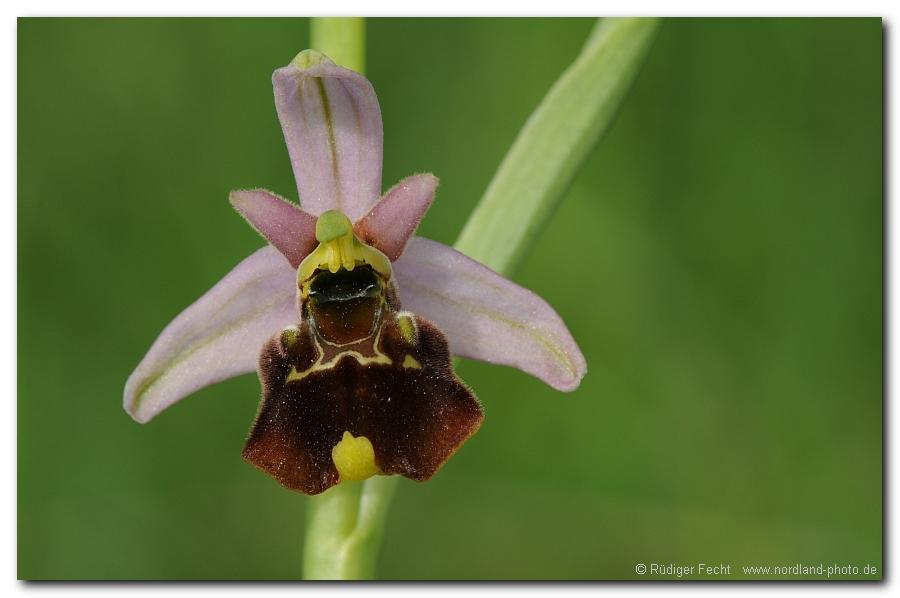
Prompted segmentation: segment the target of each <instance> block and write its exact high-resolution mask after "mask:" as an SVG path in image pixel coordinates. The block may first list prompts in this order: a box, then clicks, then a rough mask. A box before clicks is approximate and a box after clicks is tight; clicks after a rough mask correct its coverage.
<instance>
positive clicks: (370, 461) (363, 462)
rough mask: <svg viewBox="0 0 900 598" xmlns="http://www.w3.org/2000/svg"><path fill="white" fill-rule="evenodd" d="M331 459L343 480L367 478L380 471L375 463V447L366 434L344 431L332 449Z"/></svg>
mask: <svg viewBox="0 0 900 598" xmlns="http://www.w3.org/2000/svg"><path fill="white" fill-rule="evenodd" d="M331 460H332V461H334V466H335V467H336V468H337V470H338V474H339V475H340V476H341V481H342V482H345V481H347V480H357V481H359V480H366V479H368V478H371V477H372V476H373V475H375V474H377V473H380V472H379V470H378V466H377V465H375V449H373V448H372V443H371V442H369V439H368V438H366V437H365V436H357V437H354V436H353V434H351V433H350V432H344V436H343V438H341V440H340V442H338V443H337V444H336V445H334V448H333V449H331Z"/></svg>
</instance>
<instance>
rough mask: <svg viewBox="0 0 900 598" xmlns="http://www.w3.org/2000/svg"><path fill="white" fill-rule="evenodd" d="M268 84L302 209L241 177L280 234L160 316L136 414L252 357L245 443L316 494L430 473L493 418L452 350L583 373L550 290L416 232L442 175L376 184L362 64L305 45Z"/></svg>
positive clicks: (258, 211) (241, 195) (378, 132)
mask: <svg viewBox="0 0 900 598" xmlns="http://www.w3.org/2000/svg"><path fill="white" fill-rule="evenodd" d="M273 83H274V88H275V103H276V108H277V111H278V116H279V119H280V121H281V125H282V129H283V131H284V136H285V140H286V142H287V146H288V151H289V154H290V156H291V162H292V165H293V169H294V174H295V177H296V180H297V188H298V191H299V195H300V206H301V207H298V206H296V205H295V204H293V203H291V202H289V201H288V200H286V199H283V198H281V197H278V196H276V195H274V194H272V193H270V192H268V191H264V190H251V191H236V192H234V193H232V197H231V201H232V204H233V205H234V206H235V208H236V209H237V210H238V211H239V212H240V213H241V214H242V215H244V217H245V218H247V220H248V221H249V222H250V223H251V225H253V226H254V228H256V230H257V231H259V232H260V233H261V234H262V235H263V236H264V237H265V238H266V239H267V240H268V241H269V243H270V246H269V247H265V248H263V249H260V250H259V251H257V252H256V253H254V254H253V255H251V256H250V257H248V258H247V259H246V260H244V261H243V262H241V263H240V264H239V265H238V266H237V267H235V269H234V270H232V272H230V273H229V274H228V275H227V276H226V277H225V278H224V279H223V280H222V281H220V282H219V283H218V284H217V285H216V286H214V287H213V288H212V289H211V290H210V291H209V292H208V293H207V294H205V295H204V296H203V297H201V298H200V299H199V300H198V301H197V302H196V303H194V304H193V305H192V306H190V307H189V308H187V309H186V310H185V311H184V312H183V313H182V314H180V315H179V316H178V317H177V318H176V319H175V320H174V321H173V322H172V323H171V324H169V326H168V327H167V328H166V329H165V330H164V331H163V332H162V334H161V335H160V337H159V338H158V339H157V341H156V342H155V343H154V345H153V346H152V347H151V349H150V351H149V352H148V354H147V355H146V357H145V358H144V359H143V361H142V362H141V363H140V364H139V365H138V367H137V369H136V370H135V371H134V373H133V374H132V375H131V377H130V378H129V380H128V382H127V384H126V387H125V408H126V410H127V411H128V412H129V413H130V414H131V415H132V417H134V418H135V419H136V420H137V421H140V422H146V421H148V420H149V419H151V418H152V417H154V416H155V415H156V414H158V413H159V412H160V411H162V410H163V409H165V408H166V407H168V406H170V405H171V404H173V403H175V402H176V401H178V400H179V399H181V398H183V397H184V396H186V395H188V394H190V393H191V392H194V391H195V390H197V389H199V388H202V387H203V386H206V385H209V384H212V383H215V382H218V381H221V380H224V379H226V378H229V377H231V376H235V375H238V374H242V373H245V372H249V371H252V370H253V369H254V368H255V367H257V365H258V369H259V374H260V379H261V381H262V384H263V401H262V403H261V405H260V410H259V413H258V415H257V420H256V422H255V424H254V427H253V429H252V430H251V434H250V437H249V439H248V442H247V446H246V447H245V450H244V455H245V457H246V458H247V459H248V460H250V461H251V462H253V463H254V464H256V465H258V466H260V467H261V468H263V469H265V470H266V471H268V472H269V473H271V474H272V475H274V476H275V477H276V478H277V479H279V481H281V482H282V483H283V484H285V485H286V486H288V487H291V488H294V489H297V490H301V491H303V492H307V493H316V492H321V491H322V490H325V489H326V488H328V487H329V486H330V485H332V484H334V483H336V482H338V481H340V480H341V479H361V478H364V477H367V476H368V475H372V474H375V473H386V474H390V473H399V474H402V475H406V476H408V477H412V478H414V479H427V478H428V477H430V476H431V475H433V473H434V472H435V471H436V470H437V469H438V468H439V467H440V466H441V464H442V463H443V462H444V461H445V460H446V459H447V458H448V457H449V456H450V455H451V454H452V453H453V452H454V451H455V450H456V449H457V448H458V447H459V445H460V444H461V443H462V442H464V441H465V439H466V438H468V437H469V436H470V435H471V434H472V433H473V432H474V431H475V430H476V429H477V427H478V425H479V424H480V422H481V419H482V414H481V410H480V407H479V406H478V403H477V402H476V400H475V398H474V396H473V395H472V394H471V392H470V391H469V390H468V389H467V388H466V387H465V385H464V384H462V382H460V381H459V379H458V378H457V376H456V375H455V373H454V372H453V370H452V367H451V364H450V355H451V354H453V355H459V356H462V357H470V358H474V359H480V360H483V361H488V362H491V363H497V364H503V365H510V366H514V367H517V368H519V369H521V370H523V371H525V372H528V373H530V374H533V375H535V376H537V377H539V378H540V379H542V380H544V381H545V382H546V383H548V384H550V385H551V386H553V387H555V388H557V389H560V390H572V389H574V388H575V387H577V386H578V384H579V382H580V380H581V378H582V376H583V375H584V373H585V370H586V366H585V361H584V357H583V356H582V354H581V352H580V351H579V349H578V347H577V345H576V344H575V342H574V340H573V339H572V337H571V334H570V333H569V332H568V330H567V329H566V327H565V325H564V324H563V322H562V320H561V319H560V317H559V316H558V315H557V314H556V312H555V311H553V309H552V308H551V307H550V306H549V305H548V304H547V303H546V302H545V301H543V300H542V299H540V298H539V297H538V296H536V295H535V294H534V293H532V292H530V291H528V290H527V289H524V288H522V287H520V286H518V285H516V284H515V283H513V282H511V281H509V280H507V279H505V278H503V277H502V276H500V275H499V274H496V273H495V272H493V271H491V270H490V269H488V268H486V267H485V266H482V265H481V264H479V263H477V262H475V261H473V260H471V259H469V258H467V257H465V256H464V255H462V254H460V253H459V252H457V251H455V250H453V249H452V248H450V247H448V246H446V245H443V244H440V243H437V242H434V241H430V240H427V239H424V238H421V237H413V236H412V235H413V233H414V232H415V229H416V227H417V226H418V223H419V221H420V220H421V218H422V216H423V215H424V214H425V212H426V211H427V209H428V207H429V206H430V204H431V202H432V201H433V199H434V194H435V190H436V188H437V179H436V178H435V177H434V176H432V175H430V174H420V175H414V176H411V177H408V178H407V179H404V180H403V181H401V182H400V183H399V184H398V185H396V186H394V187H393V188H392V189H391V190H389V191H388V192H387V193H386V194H384V196H382V197H381V198H380V199H379V195H380V189H381V156H382V126H381V114H380V110H379V107H378V101H377V99H376V97H375V93H374V90H373V89H372V86H371V84H370V83H369V81H368V80H366V79H365V77H363V76H362V75H360V74H358V73H355V72H353V71H350V70H348V69H344V68H341V67H339V66H337V65H335V64H334V63H332V62H331V61H330V60H328V59H327V58H326V57H324V56H323V55H321V54H319V53H317V52H314V51H310V50H307V51H304V52H301V53H300V54H299V55H298V56H297V57H296V58H295V59H294V60H293V61H292V62H291V64H289V65H288V66H286V67H283V68H281V69H278V70H276V71H275V74H274V75H273ZM401 301H402V308H403V309H407V310H410V311H403V309H401ZM445 335H446V336H445ZM260 347H262V354H260Z"/></svg>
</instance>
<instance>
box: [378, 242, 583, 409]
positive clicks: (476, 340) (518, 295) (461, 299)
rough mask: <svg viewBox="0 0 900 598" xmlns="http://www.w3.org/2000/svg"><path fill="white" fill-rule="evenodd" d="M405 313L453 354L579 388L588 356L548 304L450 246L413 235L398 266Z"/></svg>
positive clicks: (558, 386) (555, 384)
mask: <svg viewBox="0 0 900 598" xmlns="http://www.w3.org/2000/svg"><path fill="white" fill-rule="evenodd" d="M394 274H395V275H396V277H397V284H398V286H399V289H400V296H401V299H402V301H403V308H404V309H409V310H411V311H413V312H415V313H418V314H420V315H422V316H424V317H426V318H429V319H430V320H432V321H433V322H434V323H435V324H437V325H438V327H440V328H441V330H443V331H444V333H445V334H446V335H447V340H448V341H449V344H450V352H451V353H453V354H454V355H459V356H462V357H469V358H471V359H478V360H480V361H487V362H489V363H496V364H501V365H509V366H513V367H516V368H518V369H520V370H522V371H523V372H527V373H529V374H532V375H533V376H537V377H538V378H540V379H541V380H543V381H544V382H546V383H547V384H549V385H550V386H552V387H553V388H556V389H558V390H566V391H568V390H574V389H575V388H577V387H578V385H579V383H580V382H581V378H582V377H583V376H584V374H585V373H586V371H587V365H586V363H585V360H584V355H582V354H581V350H580V349H579V348H578V345H577V344H575V340H574V339H573V338H572V335H571V334H570V333H569V330H568V329H567V328H566V325H565V323H563V321H562V319H561V318H560V317H559V315H557V313H556V312H555V311H554V310H553V308H552V307H550V305H548V304H547V302H546V301H544V300H543V299H541V298H540V297H538V296H537V295H535V294H534V293H532V292H531V291H529V290H528V289H525V288H523V287H520V286H519V285H517V284H515V283H514V282H512V281H510V280H508V279H506V278H504V277H502V276H500V275H499V274H497V273H496V272H494V271H493V270H491V269H489V268H487V267H485V266H483V265H482V264H479V263H478V262H476V261H474V260H472V259H470V258H468V257H466V256H465V255H463V254H461V253H460V252H458V251H456V250H455V249H453V248H451V247H447V246H446V245H443V244H442V243H437V242H435V241H431V240H429V239H424V238H422V237H413V238H412V239H410V241H409V246H408V247H407V248H406V251H405V252H404V253H403V255H402V256H401V257H400V259H399V260H397V261H396V262H395V263H394Z"/></svg>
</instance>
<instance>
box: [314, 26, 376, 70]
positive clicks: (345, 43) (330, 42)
mask: <svg viewBox="0 0 900 598" xmlns="http://www.w3.org/2000/svg"><path fill="white" fill-rule="evenodd" d="M309 28H310V47H312V49H313V50H318V51H319V52H321V53H322V54H324V55H325V56H328V57H329V58H330V59H332V60H333V61H334V62H335V63H336V64H339V65H341V66H344V67H347V68H348V69H352V70H354V71H356V72H357V73H365V72H366V20H365V19H363V18H362V17H316V18H313V19H311V20H310V27H309Z"/></svg>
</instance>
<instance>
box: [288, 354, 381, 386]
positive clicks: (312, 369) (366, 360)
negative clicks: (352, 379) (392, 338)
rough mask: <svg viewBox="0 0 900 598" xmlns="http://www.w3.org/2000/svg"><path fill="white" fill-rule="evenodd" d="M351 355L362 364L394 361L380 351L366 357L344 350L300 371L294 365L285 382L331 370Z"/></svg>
mask: <svg viewBox="0 0 900 598" xmlns="http://www.w3.org/2000/svg"><path fill="white" fill-rule="evenodd" d="M344 356H349V357H352V358H353V359H355V360H356V361H358V362H359V364H360V365H369V364H372V363H375V364H381V365H391V364H392V363H394V361H393V360H392V359H391V358H390V357H388V356H387V355H385V354H384V353H379V354H378V355H376V356H375V357H366V356H365V355H363V354H362V353H360V352H359V351H343V352H341V353H338V354H337V355H335V356H334V358H333V359H331V360H329V361H327V362H326V363H317V364H315V365H313V366H311V367H309V368H308V369H305V370H303V371H302V372H298V371H297V368H295V367H292V368H291V371H290V372H288V375H287V378H285V380H284V381H285V383H288V382H293V381H294V380H303V379H304V378H306V377H307V376H309V375H310V374H312V373H314V372H321V371H324V370H330V369H331V368H333V367H334V366H336V365H337V362H338V361H340V360H341V358H342V357H344Z"/></svg>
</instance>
